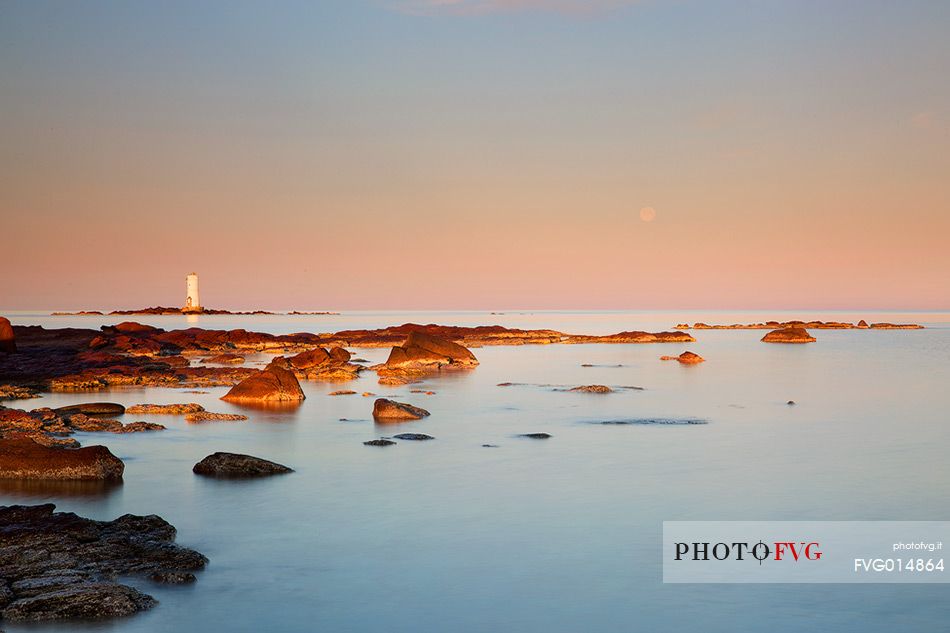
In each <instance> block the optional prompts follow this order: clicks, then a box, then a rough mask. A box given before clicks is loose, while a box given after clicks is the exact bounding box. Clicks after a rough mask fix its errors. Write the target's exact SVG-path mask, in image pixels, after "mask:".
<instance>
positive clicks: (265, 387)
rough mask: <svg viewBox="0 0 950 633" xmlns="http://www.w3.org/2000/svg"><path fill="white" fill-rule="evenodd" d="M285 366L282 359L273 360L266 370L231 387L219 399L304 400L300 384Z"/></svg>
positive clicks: (255, 400) (251, 400)
mask: <svg viewBox="0 0 950 633" xmlns="http://www.w3.org/2000/svg"><path fill="white" fill-rule="evenodd" d="M286 365H287V361H286V360H284V358H283V357H278V358H276V359H274V360H273V361H272V362H271V363H270V364H269V365H268V366H267V367H266V368H264V369H263V370H261V371H260V372H258V373H256V374H254V375H252V376H249V377H248V378H245V379H244V380H242V381H241V382H239V383H238V384H236V385H235V386H234V387H232V388H231V390H230V391H229V392H227V393H226V394H225V395H223V396H222V397H221V399H222V400H231V401H235V402H295V401H300V400H303V399H305V398H306V396H305V395H304V393H303V389H301V388H300V382H298V381H297V377H296V376H295V375H294V372H292V371H290V370H289V369H287V367H286Z"/></svg>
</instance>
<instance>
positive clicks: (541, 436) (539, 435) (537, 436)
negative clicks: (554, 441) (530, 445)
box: [518, 433, 553, 440]
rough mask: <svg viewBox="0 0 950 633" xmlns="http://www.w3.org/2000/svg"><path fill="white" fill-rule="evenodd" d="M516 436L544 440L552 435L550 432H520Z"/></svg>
mask: <svg viewBox="0 0 950 633" xmlns="http://www.w3.org/2000/svg"><path fill="white" fill-rule="evenodd" d="M518 437H527V438H529V439H532V440H546V439H550V438H551V437H553V436H552V435H551V434H550V433H521V434H520V435H518Z"/></svg>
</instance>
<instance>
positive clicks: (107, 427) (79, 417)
mask: <svg viewBox="0 0 950 633" xmlns="http://www.w3.org/2000/svg"><path fill="white" fill-rule="evenodd" d="M67 424H68V425H69V427H70V428H71V429H75V430H77V431H86V432H98V431H108V432H110V433H115V432H117V431H121V430H122V423H121V422H119V421H118V420H103V419H101V418H91V417H89V416H88V415H83V414H82V413H76V414H74V415H71V416H69V418H68V420H67Z"/></svg>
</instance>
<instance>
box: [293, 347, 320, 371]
mask: <svg viewBox="0 0 950 633" xmlns="http://www.w3.org/2000/svg"><path fill="white" fill-rule="evenodd" d="M329 360H330V354H329V353H327V350H325V349H323V348H322V347H318V348H316V349H312V350H309V351H306V352H301V353H299V354H297V355H296V356H291V357H290V358H288V359H287V361H288V362H289V363H290V364H291V365H293V367H294V369H312V368H314V367H320V366H321V365H324V364H325V363H327V362H328V361H329Z"/></svg>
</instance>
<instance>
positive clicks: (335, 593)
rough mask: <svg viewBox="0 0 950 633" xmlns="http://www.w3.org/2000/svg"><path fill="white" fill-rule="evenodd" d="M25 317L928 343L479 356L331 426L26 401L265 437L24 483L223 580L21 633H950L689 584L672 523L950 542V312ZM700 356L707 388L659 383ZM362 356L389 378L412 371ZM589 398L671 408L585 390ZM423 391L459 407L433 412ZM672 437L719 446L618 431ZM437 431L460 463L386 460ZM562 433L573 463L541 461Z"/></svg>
mask: <svg viewBox="0 0 950 633" xmlns="http://www.w3.org/2000/svg"><path fill="white" fill-rule="evenodd" d="M9 316H10V318H11V320H12V321H13V322H14V323H15V324H43V325H45V326H47V327H65V326H71V327H98V326H99V325H101V324H103V323H115V322H118V321H121V320H136V321H140V322H146V323H151V324H155V325H159V326H161V327H165V328H176V327H188V326H199V327H209V328H234V327H243V328H246V329H248V330H258V331H270V332H274V333H284V332H294V331H317V332H326V331H335V330H340V329H346V328H356V327H382V326H385V325H395V324H399V323H404V322H407V321H413V322H419V323H430V322H436V323H442V324H459V325H478V324H494V323H499V324H502V325H508V326H512V327H545V328H554V329H559V330H562V331H566V332H572V333H582V334H600V333H608V332H616V331H620V330H632V329H647V330H651V331H652V330H657V329H669V328H670V326H672V325H673V324H675V323H678V322H682V321H688V322H694V321H706V322H710V323H713V322H720V323H731V322H748V321H759V320H763V319H768V318H773V317H776V318H803V319H811V318H820V319H841V320H850V321H856V320H858V319H860V318H866V319H868V320H869V321H871V320H873V321H894V322H897V321H915V322H922V323H924V324H925V325H927V326H928V328H927V329H925V330H919V331H875V330H846V331H835V330H816V331H814V332H813V334H814V335H815V336H816V337H817V338H818V342H817V343H815V344H810V345H769V344H764V343H761V342H759V339H760V338H761V337H762V335H763V334H764V332H762V331H757V330H737V331H698V332H694V336H695V337H696V338H697V341H696V342H695V343H692V344H689V345H681V344H652V345H545V346H518V347H484V348H476V349H474V350H473V351H474V353H475V354H476V356H477V357H478V358H479V360H480V361H481V365H480V366H479V367H478V368H477V369H475V370H473V371H466V372H449V373H443V374H442V375H439V376H436V377H433V378H430V379H428V380H426V381H425V382H424V383H423V384H422V385H408V386H403V387H385V386H381V385H378V384H377V383H376V377H375V374H374V373H372V372H366V373H365V374H364V375H363V377H362V378H360V379H359V380H358V381H354V382H351V383H346V384H339V383H337V384H334V383H320V382H307V383H304V389H305V391H306V393H307V400H306V401H304V402H303V403H302V404H301V406H299V407H298V408H297V409H295V410H293V411H291V412H274V411H260V410H256V409H242V408H241V407H239V406H236V405H233V404H228V403H225V402H222V401H220V400H218V398H219V397H220V396H221V395H222V394H223V393H224V392H225V391H226V389H225V388H213V389H209V390H208V391H209V392H210V393H208V394H204V395H203V394H188V393H183V392H182V391H181V390H175V389H154V388H149V389H145V390H143V389H121V390H112V391H109V392H96V393H82V394H48V395H47V396H45V397H44V398H42V399H37V400H32V401H19V402H14V403H6V404H7V405H8V406H21V407H28V408H33V407H39V406H52V407H55V406H60V405H64V404H70V403H75V402H80V401H97V400H110V401H116V402H121V403H124V404H126V405H131V404H135V403H140V402H152V403H164V402H199V403H201V404H202V405H204V406H205V407H206V408H207V409H208V410H210V411H220V412H238V411H240V412H245V413H247V414H248V415H249V416H250V418H251V419H250V420H249V421H247V422H217V423H205V424H198V425H195V424H187V423H185V422H184V421H183V419H182V418H181V417H180V416H129V415H126V416H125V417H124V421H125V422H129V421H132V420H138V419H143V420H150V421H157V422H161V423H163V424H165V425H166V426H168V427H169V428H168V430H166V431H164V432H160V433H151V434H150V433H139V434H131V435H110V434H79V435H77V437H78V439H80V441H82V442H83V443H84V444H91V443H101V444H105V445H107V446H108V447H109V448H110V449H111V450H112V451H113V452H114V453H115V454H117V455H118V456H120V457H121V458H122V459H123V460H124V461H125V463H126V472H125V481H124V483H123V484H122V485H121V486H118V487H115V488H112V489H109V490H97V489H89V488H86V487H62V486H57V485H40V484H24V483H16V482H7V483H2V484H0V502H2V503H41V502H47V501H52V502H55V503H56V504H57V505H58V507H59V509H61V510H70V511H75V512H77V513H80V514H82V515H86V516H92V517H95V518H100V519H111V518H114V517H116V516H118V515H120V514H123V513H126V512H131V513H137V514H149V513H154V514H159V515H161V516H162V517H164V518H165V519H167V520H168V521H170V522H171V523H172V524H174V525H175V526H176V527H177V528H178V541H179V543H181V544H183V545H186V546H188V547H193V548H195V549H197V550H199V551H201V552H202V553H204V554H205V555H207V556H208V557H209V558H210V559H211V564H210V566H209V567H208V569H207V570H206V571H204V572H201V573H200V574H199V579H198V582H197V583H196V584H195V585H193V586H189V587H170V588H169V587H162V586H155V585H151V584H149V583H147V582H145V583H141V582H139V583H138V584H139V585H140V586H141V587H142V588H143V589H144V590H145V591H147V592H148V593H151V594H152V595H154V596H155V597H157V598H158V599H159V600H160V601H161V604H160V605H159V606H158V607H156V608H155V609H153V610H152V611H150V612H147V613H143V614H140V615H137V616H134V617H132V618H129V619H125V620H118V621H112V622H107V623H93V624H89V625H77V624H75V623H70V624H64V625H43V626H22V625H13V624H6V625H5V628H6V630H7V631H24V630H29V631H76V630H97V631H99V630H114V631H219V630H220V631H248V632H250V631H254V632H258V631H413V632H428V631H432V632H436V631H439V632H441V631H519V632H524V631H546V632H552V631H565V632H566V631H584V632H602V631H604V632H606V631H651V632H653V631H686V630H692V631H723V632H730V633H731V632H733V631H747V630H748V631H752V630H765V629H768V630H769V631H771V632H772V633H775V632H778V631H799V630H822V631H856V632H857V631H861V632H862V633H865V632H868V631H898V630H900V631H941V630H946V629H947V623H948V622H950V602H948V600H947V598H948V589H947V587H948V585H931V586H924V585H910V586H898V585H863V586H862V585H830V586H829V585H772V586H770V585H664V584H663V583H662V564H661V557H660V543H661V530H662V522H663V521H664V520H676V519H681V520H688V519H692V520H705V519H709V520H714V519H719V520H742V519H744V520H864V519H868V520H870V519H891V520H904V519H906V520H948V519H950V509H948V507H947V499H948V498H950V468H948V466H947V454H948V447H950V424H948V414H947V411H948V410H950V390H948V389H947V385H948V384H950V370H948V368H950V315H948V314H926V315H921V314H917V315H914V314H905V315H895V314H868V313H861V314H844V313H812V312H809V313H795V314H791V313H789V314H781V313H769V314H760V313H748V314H733V313H718V314H717V313H703V314H699V313H688V312H677V313H673V312H671V313H657V312H651V313H634V314H624V313H551V312H546V313H530V314H528V313H508V314H500V315H496V314H487V313H475V312H471V313H354V314H343V315H332V316H294V317H291V316H265V317H257V316H244V317H238V316H235V317H203V316H202V317H190V318H188V319H186V318H185V317H49V316H45V315H40V314H28V313H12V314H9ZM686 349H689V350H691V351H693V352H696V353H698V354H700V355H702V356H704V357H705V358H706V359H707V362H706V363H703V364H701V365H698V366H681V365H679V364H678V363H675V362H660V361H659V360H658V358H659V356H661V355H665V354H678V353H680V352H682V351H684V350H686ZM353 351H354V352H355V354H354V355H355V356H358V357H362V358H365V359H368V360H369V361H371V362H380V361H382V360H384V359H385V357H386V355H387V353H388V350H385V349H356V350H353ZM268 358H269V357H268V356H265V355H258V356H252V357H250V358H249V362H251V363H253V362H264V361H266V360H267V359H268ZM583 364H591V365H594V366H593V367H582V365H583ZM618 365H619V366H618ZM502 382H514V383H524V384H519V385H515V386H508V387H499V386H497V385H498V383H502ZM586 384H606V385H612V386H615V387H631V386H637V387H643V390H634V389H620V390H618V391H617V392H615V393H612V394H606V395H598V394H583V393H571V392H567V391H562V390H560V389H563V388H569V387H573V386H577V385H586ZM420 387H421V388H424V389H430V390H432V391H435V392H436V393H435V395H424V394H419V393H410V389H418V388H420ZM336 389H353V390H356V391H357V392H360V393H362V392H364V391H369V392H374V393H375V394H378V395H381V396H393V397H396V398H398V399H400V400H402V401H407V402H410V403H412V404H415V405H418V406H422V407H424V408H426V409H428V410H429V411H431V413H432V415H431V416H430V417H428V418H426V419H424V420H421V421H417V422H408V423H404V424H399V425H386V426H380V425H376V424H374V423H373V421H372V418H371V415H370V413H371V410H372V403H373V398H371V397H363V396H361V395H359V394H358V395H351V396H335V397H330V396H328V395H327V394H328V393H329V392H330V391H333V390H336ZM788 400H794V401H795V402H796V403H797V404H796V405H794V406H789V405H787V404H786V402H787V401H788ZM657 418H660V419H669V420H685V419H693V420H697V419H698V420H703V421H706V422H707V424H701V425H639V424H615V425H603V424H598V422H603V421H618V420H640V419H657ZM341 419H345V420H346V421H341ZM410 431H411V432H420V433H428V434H430V435H434V436H435V437H436V438H437V439H436V440H435V441H430V442H407V441H402V442H399V444H398V445H397V446H392V447H384V448H379V447H368V446H364V445H363V444H362V442H363V441H365V440H369V439H373V438H376V437H381V436H388V435H392V434H394V433H399V432H410ZM540 431H543V432H547V433H550V434H551V435H552V436H553V437H552V438H551V439H548V440H531V439H524V438H519V437H516V436H517V434H520V433H529V432H540ZM483 444H491V445H496V446H495V447H491V448H486V447H483V446H482V445H483ZM214 451H233V452H241V453H250V454H253V455H257V456H260V457H264V458H267V459H272V460H275V461H278V462H281V463H284V464H287V465H289V466H291V467H293V468H295V469H296V472H295V473H293V474H290V475H286V476H280V477H272V478H268V479H261V480H256V481H216V480H209V479H204V478H200V477H197V476H195V475H194V474H193V473H192V472H191V467H192V465H193V464H194V463H195V462H197V461H198V460H200V459H201V458H202V457H204V456H205V455H208V454H209V453H212V452H214Z"/></svg>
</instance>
